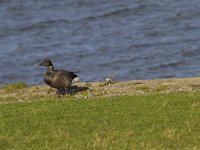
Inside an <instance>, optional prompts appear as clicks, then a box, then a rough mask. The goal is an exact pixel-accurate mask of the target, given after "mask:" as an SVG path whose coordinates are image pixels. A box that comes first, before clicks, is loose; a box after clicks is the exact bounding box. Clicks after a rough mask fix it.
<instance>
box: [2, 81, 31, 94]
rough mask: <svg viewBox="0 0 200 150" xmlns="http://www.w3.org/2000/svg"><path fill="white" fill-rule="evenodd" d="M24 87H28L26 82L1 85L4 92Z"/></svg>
mask: <svg viewBox="0 0 200 150" xmlns="http://www.w3.org/2000/svg"><path fill="white" fill-rule="evenodd" d="M26 87H28V85H27V84H26V83H24V82H17V83H13V84H8V85H5V86H3V87H1V89H3V90H5V91H6V92H13V91H15V90H17V89H23V88H26Z"/></svg>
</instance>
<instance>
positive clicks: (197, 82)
mask: <svg viewBox="0 0 200 150" xmlns="http://www.w3.org/2000/svg"><path fill="white" fill-rule="evenodd" d="M23 84H24V83H23ZM13 85H14V84H13ZM8 86H10V87H12V84H11V85H6V86H3V87H0V104H1V103H13V102H31V101H33V100H30V99H40V98H45V97H52V98H57V96H56V94H55V93H56V90H55V89H52V88H50V87H49V86H47V85H34V86H26V85H25V84H24V87H23V86H22V87H20V88H19V87H16V88H15V87H13V88H12V89H11V90H9V89H7V87H8ZM190 91H200V77H192V78H167V79H155V80H130V81H123V82H120V81H119V82H114V81H113V82H87V83H85V82H80V83H76V84H74V85H73V86H72V88H71V89H70V90H68V93H69V94H68V95H65V96H62V97H66V98H68V97H69V98H76V99H79V98H82V99H88V98H90V99H95V98H101V97H113V96H132V95H148V94H159V93H165V94H168V93H178V92H190Z"/></svg>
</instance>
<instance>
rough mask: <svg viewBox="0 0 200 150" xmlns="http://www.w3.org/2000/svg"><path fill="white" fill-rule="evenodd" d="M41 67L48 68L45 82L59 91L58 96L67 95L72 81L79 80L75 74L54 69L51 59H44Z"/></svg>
mask: <svg viewBox="0 0 200 150" xmlns="http://www.w3.org/2000/svg"><path fill="white" fill-rule="evenodd" d="M39 66H45V67H47V71H46V73H45V75H44V81H45V83H46V84H47V85H49V86H50V87H52V88H55V89H57V90H58V94H66V90H67V89H68V88H69V87H70V86H71V84H72V81H77V80H79V78H78V76H77V75H76V74H75V73H74V72H68V71H66V70H63V69H54V66H53V63H52V62H51V60H49V59H44V60H43V61H42V62H41V63H40V64H39ZM61 91H62V93H61ZM63 91H64V93H63Z"/></svg>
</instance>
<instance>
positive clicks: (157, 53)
mask: <svg viewBox="0 0 200 150" xmlns="http://www.w3.org/2000/svg"><path fill="white" fill-rule="evenodd" d="M199 8H200V1H199V0H192V1H188V0H181V1H174V0H162V1H161V0H142V1H141V0H123V1H122V0H109V1H107V0H95V1H94V0H84V1H83V0H57V1H54V0H48V1H40V0H29V1H27V0H15V1H12V0H0V68H1V72H0V84H1V85H4V84H7V83H13V82H18V81H24V82H26V83H28V84H41V83H43V74H44V72H45V69H44V68H40V67H38V64H39V63H40V61H41V60H42V59H43V58H50V59H52V61H53V62H54V65H55V67H56V68H62V69H66V70H70V71H79V72H78V74H79V75H80V77H81V79H82V81H99V80H103V79H104V78H106V77H108V76H109V75H111V74H112V73H115V78H116V79H117V80H131V79H155V78H166V77H193V76H199V75H200V66H199V62H200V49H199V48H200V17H199V16H200V9H199Z"/></svg>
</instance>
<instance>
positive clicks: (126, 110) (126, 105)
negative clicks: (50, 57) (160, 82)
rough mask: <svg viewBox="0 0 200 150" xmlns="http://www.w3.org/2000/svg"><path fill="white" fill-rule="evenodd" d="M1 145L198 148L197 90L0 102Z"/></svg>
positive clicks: (199, 100)
mask: <svg viewBox="0 0 200 150" xmlns="http://www.w3.org/2000/svg"><path fill="white" fill-rule="evenodd" d="M0 118H1V119H0V147H1V149H2V150H3V149H19V150H21V149H80V150H83V149H120V150H121V149H200V126H199V125H200V93H196V92H190V93H182V94H158V95H148V96H124V97H113V98H102V99H95V100H93V99H89V100H88V99H87V100H86V99H73V98H61V99H53V98H48V99H43V101H38V102H30V103H14V104H1V105H0Z"/></svg>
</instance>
